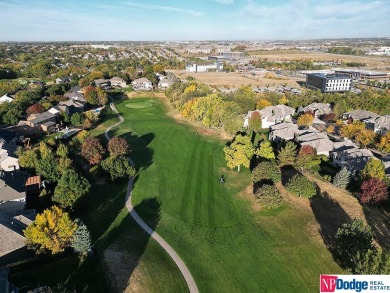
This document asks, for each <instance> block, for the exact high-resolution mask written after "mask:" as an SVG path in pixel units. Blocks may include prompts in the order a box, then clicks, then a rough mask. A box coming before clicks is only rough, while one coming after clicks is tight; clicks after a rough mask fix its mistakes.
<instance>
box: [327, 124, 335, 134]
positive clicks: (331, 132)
mask: <svg viewBox="0 0 390 293" xmlns="http://www.w3.org/2000/svg"><path fill="white" fill-rule="evenodd" d="M334 131H335V127H334V125H333V124H331V125H329V126H328V127H327V128H326V132H327V133H329V134H333V133H334Z"/></svg>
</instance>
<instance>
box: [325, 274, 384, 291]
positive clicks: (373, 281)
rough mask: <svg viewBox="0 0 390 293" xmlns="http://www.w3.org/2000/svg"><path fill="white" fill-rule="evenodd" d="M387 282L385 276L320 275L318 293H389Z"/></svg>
mask: <svg viewBox="0 0 390 293" xmlns="http://www.w3.org/2000/svg"><path fill="white" fill-rule="evenodd" d="M389 281H390V279H389V276H385V275H338V276H335V275H321V276H320V293H328V292H362V291H364V292H390V282H389Z"/></svg>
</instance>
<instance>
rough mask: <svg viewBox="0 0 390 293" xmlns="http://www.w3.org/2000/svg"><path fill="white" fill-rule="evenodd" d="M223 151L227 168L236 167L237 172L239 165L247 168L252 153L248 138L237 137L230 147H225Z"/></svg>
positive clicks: (240, 135)
mask: <svg viewBox="0 0 390 293" xmlns="http://www.w3.org/2000/svg"><path fill="white" fill-rule="evenodd" d="M223 150H224V152H225V159H226V161H227V165H228V167H229V168H231V169H233V168H235V167H238V171H240V166H241V165H244V166H245V167H247V168H249V163H250V160H251V158H252V156H253V153H254V151H253V147H252V143H251V139H250V137H249V136H246V135H242V134H239V135H237V136H236V137H235V138H234V140H233V142H232V143H231V144H230V146H225V147H224V149H223Z"/></svg>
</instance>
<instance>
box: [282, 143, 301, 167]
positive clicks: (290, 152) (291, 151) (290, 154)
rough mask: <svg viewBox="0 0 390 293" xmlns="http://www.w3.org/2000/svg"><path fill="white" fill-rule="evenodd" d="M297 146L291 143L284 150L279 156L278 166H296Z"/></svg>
mask: <svg viewBox="0 0 390 293" xmlns="http://www.w3.org/2000/svg"><path fill="white" fill-rule="evenodd" d="M296 150H297V146H296V145H295V143H293V142H291V141H289V142H287V144H286V146H285V147H284V148H282V149H281V150H280V152H279V154H278V164H279V166H280V167H283V166H289V165H290V166H291V165H293V164H294V161H295V156H296Z"/></svg>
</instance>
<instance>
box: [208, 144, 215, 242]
mask: <svg viewBox="0 0 390 293" xmlns="http://www.w3.org/2000/svg"><path fill="white" fill-rule="evenodd" d="M207 171H208V177H209V176H214V175H215V172H214V147H212V148H211V156H209V160H208V165H207ZM216 180H217V179H216ZM214 184H215V183H214V182H213V181H212V180H208V182H207V205H208V207H207V212H208V216H209V225H210V226H215V224H216V223H215V208H216V207H215V188H214ZM211 238H212V237H211Z"/></svg>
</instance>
